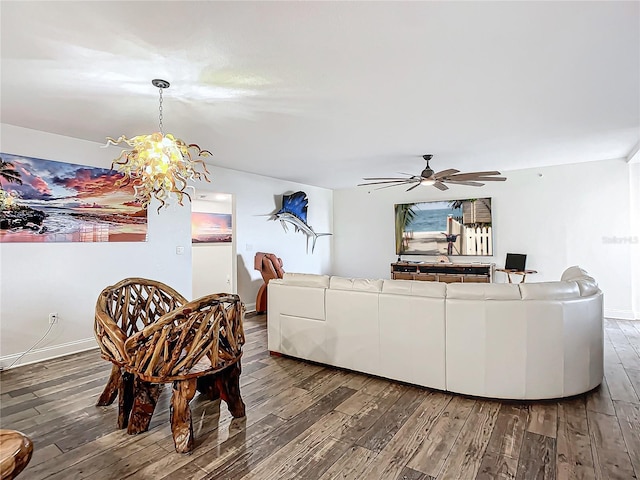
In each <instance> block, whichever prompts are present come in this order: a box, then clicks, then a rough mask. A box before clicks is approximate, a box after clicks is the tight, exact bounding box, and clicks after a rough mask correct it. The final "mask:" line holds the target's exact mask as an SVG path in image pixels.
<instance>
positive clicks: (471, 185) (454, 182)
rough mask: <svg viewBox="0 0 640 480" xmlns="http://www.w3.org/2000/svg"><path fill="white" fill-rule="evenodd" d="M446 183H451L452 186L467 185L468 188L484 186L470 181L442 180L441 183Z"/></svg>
mask: <svg viewBox="0 0 640 480" xmlns="http://www.w3.org/2000/svg"><path fill="white" fill-rule="evenodd" d="M444 181H446V182H447V183H451V184H453V185H467V186H469V187H482V186H484V183H480V182H473V181H471V180H449V179H446V180H443V182H444Z"/></svg>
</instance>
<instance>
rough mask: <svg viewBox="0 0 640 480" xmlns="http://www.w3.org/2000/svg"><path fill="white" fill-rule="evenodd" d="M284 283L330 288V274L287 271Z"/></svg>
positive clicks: (283, 279) (283, 278)
mask: <svg viewBox="0 0 640 480" xmlns="http://www.w3.org/2000/svg"><path fill="white" fill-rule="evenodd" d="M272 281H274V280H272ZM282 283H284V284H285V285H297V286H299V287H320V288H329V275H316V274H313V273H288V272H286V273H285V274H284V275H283V277H282Z"/></svg>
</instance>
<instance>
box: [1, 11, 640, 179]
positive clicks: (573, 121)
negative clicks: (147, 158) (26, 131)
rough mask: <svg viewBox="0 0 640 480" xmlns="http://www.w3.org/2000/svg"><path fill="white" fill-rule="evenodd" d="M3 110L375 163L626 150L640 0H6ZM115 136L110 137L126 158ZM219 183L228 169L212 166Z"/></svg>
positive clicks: (256, 163) (264, 157) (312, 161)
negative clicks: (160, 85) (219, 172)
mask: <svg viewBox="0 0 640 480" xmlns="http://www.w3.org/2000/svg"><path fill="white" fill-rule="evenodd" d="M0 15H1V28H2V33H1V35H2V37H1V40H2V64H1V67H2V71H1V74H2V91H1V93H2V98H1V100H2V110H1V115H2V116H1V120H2V122H4V123H8V124H13V125H18V126H22V127H27V128H33V129H37V130H44V131H48V132H53V133H57V134H61V135H67V136H71V137H77V138H82V139H87V140H92V141H96V142H103V141H104V139H105V137H106V136H113V137H117V136H119V135H122V134H125V135H127V136H129V137H131V136H135V135H138V134H142V133H150V132H151V131H155V130H157V122H158V117H157V115H158V90H157V89H156V88H155V87H153V86H152V85H151V79H153V78H164V79H166V80H169V81H170V82H171V83H172V86H171V88H169V89H168V90H166V91H165V93H164V98H165V102H164V107H165V108H164V114H165V120H164V125H165V131H167V132H170V133H173V134H175V135H176V136H178V137H180V138H182V139H183V140H185V141H187V142H195V143H198V144H200V145H201V146H202V147H204V148H208V149H210V150H211V151H212V152H213V153H214V157H213V159H212V160H210V161H209V163H211V164H213V165H220V166H224V167H228V168H233V169H238V170H243V171H248V172H254V173H258V174H261V175H268V176H273V177H277V178H283V179H289V180H294V181H298V182H302V183H306V184H311V185H318V186H323V187H329V188H343V187H352V186H354V185H356V184H357V183H358V182H359V181H361V177H363V176H381V175H382V176H388V175H393V174H395V173H397V172H408V173H415V174H418V173H419V172H420V171H421V170H422V168H423V166H424V161H423V160H422V159H421V155H422V154H424V153H433V154H435V158H434V160H433V161H432V162H431V163H432V167H433V168H434V169H435V170H436V171H437V170H441V169H445V168H451V167H455V168H458V169H460V170H463V171H469V170H478V169H481V170H487V169H488V170H494V169H498V170H503V171H504V170H511V169H517V168H524V167H532V166H543V165H553V164H562V163H574V162H583V161H591V160H602V159H611V158H623V157H626V156H627V155H629V153H630V152H631V151H632V150H633V149H634V147H635V146H636V145H637V144H638V142H639V140H640V133H639V132H640V2H638V1H632V2H616V1H609V2H542V1H540V2H538V1H535V2H453V1H451V2H188V1H172V2H160V1H155V2H115V1H112V2H75V1H74V2H53V1H46V2H28V1H20V2H13V1H6V0H3V1H2V2H1V3H0ZM116 155H117V151H116V150H115V149H114V156H116ZM214 185H215V179H214Z"/></svg>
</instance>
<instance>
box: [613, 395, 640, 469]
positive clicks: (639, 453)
mask: <svg viewBox="0 0 640 480" xmlns="http://www.w3.org/2000/svg"><path fill="white" fill-rule="evenodd" d="M613 404H614V406H615V409H616V413H617V416H618V423H619V424H620V429H621V431H622V436H623V438H624V443H625V445H626V446H627V451H628V452H629V458H630V459H631V464H632V465H633V469H634V471H635V474H636V477H637V478H640V405H635V404H632V403H626V402H619V401H615V402H613Z"/></svg>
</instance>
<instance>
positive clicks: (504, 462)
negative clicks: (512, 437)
mask: <svg viewBox="0 0 640 480" xmlns="http://www.w3.org/2000/svg"><path fill="white" fill-rule="evenodd" d="M523 435H524V431H523ZM517 471H518V460H517V459H516V458H513V457H510V456H508V455H500V454H497V453H493V452H487V453H485V454H484V456H483V457H482V463H481V464H480V468H479V469H478V474H477V475H476V478H475V480H513V479H515V478H516V473H517Z"/></svg>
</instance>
